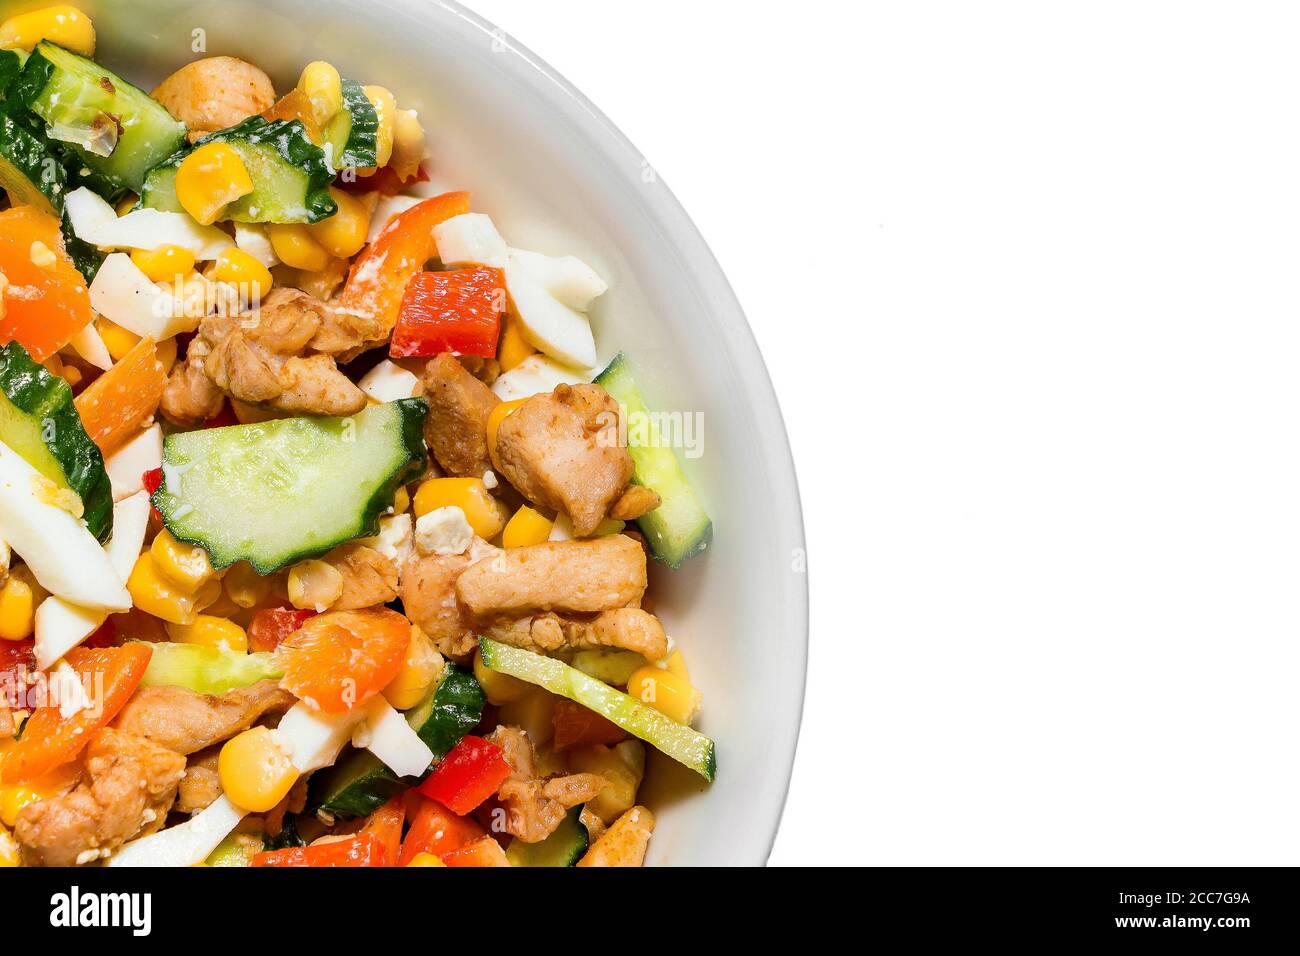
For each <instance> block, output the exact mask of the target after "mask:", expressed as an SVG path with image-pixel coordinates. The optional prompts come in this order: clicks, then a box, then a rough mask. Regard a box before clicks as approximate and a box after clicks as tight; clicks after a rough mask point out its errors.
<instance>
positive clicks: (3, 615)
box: [0, 576, 36, 641]
mask: <svg viewBox="0 0 1300 956" xmlns="http://www.w3.org/2000/svg"><path fill="white" fill-rule="evenodd" d="M35 615H36V608H35V605H34V603H33V600H32V589H31V588H29V587H28V586H27V584H26V582H24V581H22V580H20V579H19V578H17V577H13V576H10V578H9V580H7V581H5V584H4V588H3V589H0V639H3V640H6V641H21V640H24V639H25V638H28V637H31V636H32V631H33V630H34V629H35V620H36V617H35Z"/></svg>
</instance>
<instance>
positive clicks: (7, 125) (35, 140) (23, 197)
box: [0, 112, 68, 216]
mask: <svg viewBox="0 0 1300 956" xmlns="http://www.w3.org/2000/svg"><path fill="white" fill-rule="evenodd" d="M0 188H3V189H4V191H5V192H7V193H8V194H9V202H10V203H11V204H13V205H15V206H19V205H26V206H35V207H36V208H37V209H40V210H41V211H43V212H47V213H49V214H50V215H52V216H58V215H61V214H62V212H63V197H64V196H65V195H66V194H67V191H68V174H67V172H66V171H65V170H64V169H63V164H62V163H60V162H59V159H58V157H57V156H56V155H55V154H54V151H53V150H51V149H50V148H49V145H48V144H47V143H45V142H44V141H43V140H42V139H41V138H40V137H39V136H37V135H35V134H34V133H32V132H30V131H29V130H26V129H24V128H23V127H22V126H20V125H19V124H18V122H17V121H16V120H14V118H13V117H12V116H10V115H8V114H7V113H2V112H0Z"/></svg>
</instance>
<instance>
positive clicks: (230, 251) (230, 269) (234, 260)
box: [208, 246, 274, 302]
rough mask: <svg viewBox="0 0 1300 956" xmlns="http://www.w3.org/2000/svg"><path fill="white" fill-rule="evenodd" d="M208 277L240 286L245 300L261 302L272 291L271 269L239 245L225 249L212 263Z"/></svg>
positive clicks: (214, 280) (242, 297)
mask: <svg viewBox="0 0 1300 956" xmlns="http://www.w3.org/2000/svg"><path fill="white" fill-rule="evenodd" d="M208 278H209V279H211V280H212V281H213V282H228V283H230V284H231V285H233V286H236V287H238V289H239V297H240V299H241V300H242V301H244V302H259V301H261V300H262V298H263V297H265V296H266V294H267V293H268V292H270V291H271V284H272V282H273V281H274V280H272V278H271V270H270V269H268V268H267V267H266V266H264V265H262V263H260V262H258V261H257V260H256V259H254V258H253V257H252V256H251V255H249V254H248V253H247V252H245V251H244V250H243V249H240V248H239V247H238V246H230V247H229V248H227V249H223V250H222V252H221V254H220V255H219V256H217V260H216V262H214V263H213V264H212V270H211V272H209V273H208Z"/></svg>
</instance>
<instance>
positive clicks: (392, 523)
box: [362, 513, 414, 567]
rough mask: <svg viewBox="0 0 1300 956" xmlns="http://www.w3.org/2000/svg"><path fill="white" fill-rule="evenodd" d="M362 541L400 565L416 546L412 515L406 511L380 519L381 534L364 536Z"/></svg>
mask: <svg viewBox="0 0 1300 956" xmlns="http://www.w3.org/2000/svg"><path fill="white" fill-rule="evenodd" d="M362 543H363V544H365V545H367V546H368V547H371V548H374V549H375V550H376V551H378V552H379V553H380V554H382V555H383V556H384V557H386V558H388V559H389V560H390V561H392V562H393V563H394V564H396V565H398V566H399V567H400V566H401V565H402V564H403V563H405V561H406V558H407V556H408V555H410V553H411V548H412V547H413V546H414V543H413V533H412V529H411V516H410V515H409V514H406V513H402V514H400V515H392V516H391V517H388V518H380V519H379V534H377V535H375V536H374V537H371V538H363V539H362Z"/></svg>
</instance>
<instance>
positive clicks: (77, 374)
mask: <svg viewBox="0 0 1300 956" xmlns="http://www.w3.org/2000/svg"><path fill="white" fill-rule="evenodd" d="M59 376H60V377H61V378H62V379H63V380H64V381H65V382H67V383H68V384H69V385H76V384H77V383H78V382H80V381H81V369H79V368H77V367H76V366H75V365H65V366H63V371H62V372H60V373H59Z"/></svg>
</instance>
